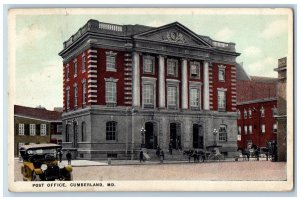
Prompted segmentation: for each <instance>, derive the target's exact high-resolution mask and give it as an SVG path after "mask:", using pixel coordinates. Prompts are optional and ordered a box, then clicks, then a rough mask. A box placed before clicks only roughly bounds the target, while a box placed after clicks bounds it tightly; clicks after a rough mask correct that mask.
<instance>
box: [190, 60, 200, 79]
mask: <svg viewBox="0 0 300 201" xmlns="http://www.w3.org/2000/svg"><path fill="white" fill-rule="evenodd" d="M190 76H191V78H200V63H199V62H191V63H190Z"/></svg>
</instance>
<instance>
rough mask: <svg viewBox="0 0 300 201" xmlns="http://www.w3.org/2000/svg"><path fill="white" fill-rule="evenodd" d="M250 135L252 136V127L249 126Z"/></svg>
mask: <svg viewBox="0 0 300 201" xmlns="http://www.w3.org/2000/svg"><path fill="white" fill-rule="evenodd" d="M249 134H252V125H249Z"/></svg>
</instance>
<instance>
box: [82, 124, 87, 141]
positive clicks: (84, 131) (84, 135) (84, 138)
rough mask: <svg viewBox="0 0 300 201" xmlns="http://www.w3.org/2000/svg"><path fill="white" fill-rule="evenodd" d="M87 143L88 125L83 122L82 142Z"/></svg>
mask: <svg viewBox="0 0 300 201" xmlns="http://www.w3.org/2000/svg"><path fill="white" fill-rule="evenodd" d="M85 141H86V123H85V122H82V124H81V142H85Z"/></svg>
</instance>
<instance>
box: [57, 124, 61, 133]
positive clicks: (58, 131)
mask: <svg viewBox="0 0 300 201" xmlns="http://www.w3.org/2000/svg"><path fill="white" fill-rule="evenodd" d="M56 132H57V133H61V132H62V125H60V124H58V125H57V126H56Z"/></svg>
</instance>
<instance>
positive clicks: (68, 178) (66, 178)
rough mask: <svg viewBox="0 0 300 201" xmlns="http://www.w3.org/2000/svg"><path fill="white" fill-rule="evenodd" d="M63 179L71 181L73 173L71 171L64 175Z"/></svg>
mask: <svg viewBox="0 0 300 201" xmlns="http://www.w3.org/2000/svg"><path fill="white" fill-rule="evenodd" d="M65 181H73V174H72V173H71V172H70V173H68V174H67V175H66V176H65Z"/></svg>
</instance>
